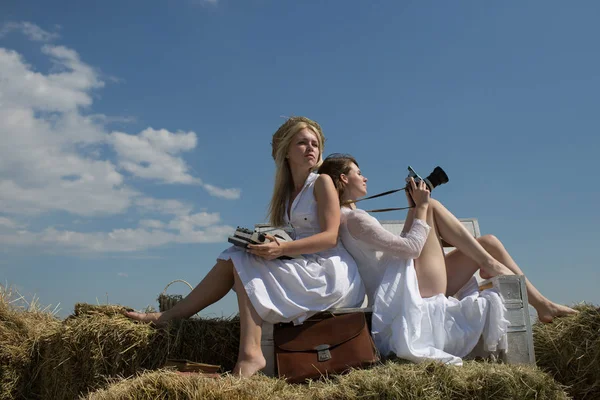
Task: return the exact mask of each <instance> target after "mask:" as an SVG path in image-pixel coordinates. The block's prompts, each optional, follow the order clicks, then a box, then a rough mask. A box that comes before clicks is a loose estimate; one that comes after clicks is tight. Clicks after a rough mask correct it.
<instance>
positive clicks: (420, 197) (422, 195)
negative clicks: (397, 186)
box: [406, 177, 430, 207]
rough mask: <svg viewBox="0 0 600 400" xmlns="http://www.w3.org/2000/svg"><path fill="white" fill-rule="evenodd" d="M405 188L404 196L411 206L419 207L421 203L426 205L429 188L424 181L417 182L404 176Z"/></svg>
mask: <svg viewBox="0 0 600 400" xmlns="http://www.w3.org/2000/svg"><path fill="white" fill-rule="evenodd" d="M406 183H407V185H406V186H407V190H406V197H407V199H408V202H409V203H410V205H411V206H414V207H419V206H421V205H425V206H427V205H428V204H429V195H430V193H429V188H428V187H427V184H426V183H425V182H424V181H419V182H418V183H417V182H415V180H414V179H413V178H412V177H411V178H406Z"/></svg>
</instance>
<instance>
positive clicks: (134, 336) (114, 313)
mask: <svg viewBox="0 0 600 400" xmlns="http://www.w3.org/2000/svg"><path fill="white" fill-rule="evenodd" d="M123 310H124V308H123V307H120V306H94V305H89V304H77V305H76V307H75V313H74V315H72V316H70V317H68V318H67V319H65V321H64V322H63V324H62V326H61V328H60V330H59V331H57V332H56V333H55V334H53V335H51V336H49V337H47V338H45V340H44V342H43V347H42V358H43V361H44V362H43V363H42V364H40V366H39V376H40V378H39V381H40V386H41V394H42V397H44V398H52V399H73V398H76V397H77V396H80V395H82V394H85V393H87V392H89V391H91V390H96V389H99V388H102V387H105V386H106V385H107V384H108V379H109V378H114V377H130V376H133V375H135V374H136V373H138V372H140V371H141V370H145V369H150V370H152V369H157V368H160V367H162V366H163V365H164V364H165V363H166V360H167V358H185V359H188V360H190V361H196V362H203V363H209V364H220V365H222V366H223V368H225V369H230V368H232V367H233V365H234V364H235V359H236V357H237V349H238V344H239V338H238V336H239V320H238V319H237V318H233V319H189V320H182V321H177V322H174V323H171V324H170V325H169V326H168V327H166V328H155V327H153V326H151V325H149V324H143V323H138V322H135V321H132V320H130V319H128V318H126V317H125V316H123V314H122V311H123Z"/></svg>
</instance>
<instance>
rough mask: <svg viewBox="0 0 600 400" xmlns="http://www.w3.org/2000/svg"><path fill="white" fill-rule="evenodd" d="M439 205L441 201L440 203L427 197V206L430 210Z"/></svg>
mask: <svg viewBox="0 0 600 400" xmlns="http://www.w3.org/2000/svg"><path fill="white" fill-rule="evenodd" d="M441 205H442V203H440V202H439V200H436V199H432V198H429V207H430V208H431V209H432V210H435V209H436V208H438V207H439V206H441Z"/></svg>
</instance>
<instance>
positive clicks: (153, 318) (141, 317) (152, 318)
mask: <svg viewBox="0 0 600 400" xmlns="http://www.w3.org/2000/svg"><path fill="white" fill-rule="evenodd" d="M123 314H124V315H125V316H126V317H127V318H131V319H133V320H136V321H140V322H145V323H148V324H153V325H155V326H164V325H166V324H167V322H168V321H167V320H166V319H165V318H164V316H163V313H160V312H156V313H139V312H135V311H125V312H124V313H123Z"/></svg>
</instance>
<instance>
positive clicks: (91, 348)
mask: <svg viewBox="0 0 600 400" xmlns="http://www.w3.org/2000/svg"><path fill="white" fill-rule="evenodd" d="M0 289H3V290H2V291H0V399H2V400H3V399H18V398H47V399H73V398H77V397H79V396H83V397H86V396H89V398H93V399H150V398H151V399H155V398H190V397H191V398H193V397H197V398H215V399H217V398H241V399H244V398H248V399H250V398H252V399H253V398H260V397H263V398H303V399H304V398H307V399H329V398H333V399H336V398H337V399H346V398H356V397H362V398H390V399H391V398H397V399H425V400H429V399H442V398H443V399H446V398H448V399H513V398H519V399H527V398H530V399H542V400H543V399H566V398H567V396H566V395H565V392H564V391H563V388H561V386H560V383H563V384H565V385H570V387H569V388H568V389H567V391H568V393H569V394H570V395H572V396H573V397H574V398H576V399H595V398H600V391H599V388H600V385H599V376H598V373H597V371H598V370H600V366H599V365H598V363H599V360H600V354H599V351H600V344H599V340H600V311H599V310H598V308H596V307H593V306H587V305H584V306H580V307H578V308H579V310H580V311H581V312H580V313H579V314H578V315H577V316H574V317H567V318H561V319H557V320H555V322H554V323H552V324H546V325H537V326H536V327H535V330H534V332H535V334H534V340H535V345H536V356H537V360H538V365H539V366H540V367H541V368H543V369H544V370H546V371H548V372H549V373H550V374H551V375H552V376H554V377H555V380H553V379H552V377H551V376H550V375H549V374H546V373H544V372H542V370H540V369H538V368H531V367H521V366H514V365H497V364H487V363H478V362H467V363H465V366H464V367H462V368H456V367H450V366H443V365H438V364H435V363H432V364H426V365H413V364H402V365H400V364H398V363H388V364H385V365H382V366H379V367H376V368H373V369H370V370H360V371H353V372H352V373H350V374H348V375H344V376H340V377H335V378H331V379H330V380H324V381H320V382H313V383H310V384H307V385H288V384H286V383H285V382H283V381H281V380H277V379H271V378H266V377H264V376H258V377H254V378H252V379H248V380H237V379H235V378H233V377H230V376H226V377H225V378H220V379H216V380H210V379H204V378H201V377H195V376H192V377H189V376H186V377H183V376H180V375H176V374H174V373H172V372H168V371H165V370H160V371H154V372H151V371H148V370H156V369H158V368H161V367H162V366H164V365H165V362H166V360H167V358H185V359H188V360H190V361H196V362H202V363H208V364H219V365H222V366H223V371H228V370H231V368H232V367H233V366H234V364H235V360H236V357H237V349H238V344H239V320H238V319H237V318H231V319H227V318H221V319H190V320H184V321H179V322H176V323H171V324H170V325H169V326H168V327H167V328H161V329H158V328H155V327H152V326H150V325H147V324H142V323H137V322H134V321H132V320H129V319H127V318H126V317H124V316H123V315H122V311H123V309H124V308H123V307H120V306H93V305H89V304H78V305H77V306H76V307H75V312H74V314H73V315H72V316H70V317H68V318H66V319H65V320H64V321H59V320H58V319H56V318H55V317H54V316H53V315H52V313H51V312H48V310H46V311H43V310H41V309H40V308H39V307H37V306H36V305H35V304H33V305H32V304H27V303H23V301H21V303H22V305H21V306H18V305H17V304H18V303H19V302H15V299H11V298H10V296H9V293H7V291H6V290H4V288H1V287H0ZM17 297H18V296H17ZM17 300H19V299H17ZM21 300H22V299H21ZM145 371H146V372H145Z"/></svg>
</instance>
